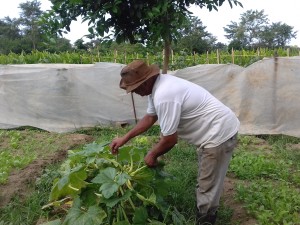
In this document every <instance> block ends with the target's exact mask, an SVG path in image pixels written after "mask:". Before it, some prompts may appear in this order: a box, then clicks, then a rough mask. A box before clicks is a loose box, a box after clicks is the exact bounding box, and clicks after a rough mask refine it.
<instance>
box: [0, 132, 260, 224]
mask: <svg viewBox="0 0 300 225" xmlns="http://www.w3.org/2000/svg"><path fill="white" fill-rule="evenodd" d="M67 138H68V141H67V143H66V144H65V146H63V147H62V148H61V149H59V150H58V151H56V152H55V153H54V154H52V155H49V156H47V157H44V158H42V159H37V160H35V161H33V162H32V163H31V164H30V165H28V166H27V167H25V168H24V169H22V170H19V171H15V172H13V173H12V174H11V175H10V177H9V180H8V182H7V183H6V184H5V185H0V207H3V206H5V205H6V204H8V203H9V201H10V200H11V199H12V197H13V196H15V195H16V194H20V193H22V194H21V196H20V197H21V198H22V197H26V195H28V194H29V193H30V191H31V188H30V184H32V183H34V182H35V180H36V179H37V178H38V177H39V176H41V175H42V173H43V169H44V168H46V167H47V165H50V164H53V163H56V162H60V161H63V160H64V159H65V158H66V156H67V151H68V150H69V149H72V148H74V147H75V146H78V145H81V144H85V143H89V142H92V141H93V137H92V136H88V135H83V134H70V135H69V136H67ZM235 182H236V180H235V179H233V178H229V177H227V178H226V180H225V184H224V193H223V196H222V199H223V201H224V204H225V206H226V207H230V208H231V209H233V217H232V219H231V221H232V224H239V225H255V224H257V222H256V220H254V219H253V218H251V217H250V216H249V215H247V213H246V211H245V209H244V208H243V205H242V204H239V203H237V202H236V201H235V200H234V185H235Z"/></svg>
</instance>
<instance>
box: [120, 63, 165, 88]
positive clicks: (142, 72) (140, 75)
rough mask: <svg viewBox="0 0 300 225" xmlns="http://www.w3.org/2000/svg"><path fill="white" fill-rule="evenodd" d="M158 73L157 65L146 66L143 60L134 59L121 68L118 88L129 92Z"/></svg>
mask: <svg viewBox="0 0 300 225" xmlns="http://www.w3.org/2000/svg"><path fill="white" fill-rule="evenodd" d="M159 73H160V70H159V67H158V66H157V65H154V64H153V65H150V66H148V65H147V64H146V63H145V62H144V61H143V60H134V61H132V62H131V63H129V64H128V65H127V66H126V67H124V68H123V69H122V70H121V77H122V78H121V81H120V88H122V89H125V90H126V92H127V93H129V92H131V91H133V90H134V89H136V88H137V87H138V86H140V85H141V84H142V83H144V82H145V81H146V80H148V79H149V78H150V77H153V76H155V75H158V74H159Z"/></svg>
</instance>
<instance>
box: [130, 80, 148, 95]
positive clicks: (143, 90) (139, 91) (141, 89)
mask: <svg viewBox="0 0 300 225" xmlns="http://www.w3.org/2000/svg"><path fill="white" fill-rule="evenodd" d="M149 89H150V88H149V85H147V81H145V82H144V83H142V84H141V85H140V86H138V87H137V88H136V89H134V90H133V91H132V92H134V93H136V94H138V95H140V96H146V95H149V94H151V90H149Z"/></svg>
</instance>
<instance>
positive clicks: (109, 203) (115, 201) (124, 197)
mask: <svg viewBox="0 0 300 225" xmlns="http://www.w3.org/2000/svg"><path fill="white" fill-rule="evenodd" d="M131 195H132V194H131V192H130V191H129V190H127V191H126V192H125V193H124V195H122V197H115V198H109V199H105V198H103V199H102V200H101V203H105V204H106V205H107V206H108V207H111V208H112V207H114V206H115V205H116V204H118V203H119V202H122V201H126V200H128V199H129V198H130V196H131Z"/></svg>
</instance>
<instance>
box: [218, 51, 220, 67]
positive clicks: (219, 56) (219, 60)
mask: <svg viewBox="0 0 300 225" xmlns="http://www.w3.org/2000/svg"><path fill="white" fill-rule="evenodd" d="M219 57H220V55H219V49H217V63H218V64H220V58H219Z"/></svg>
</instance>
